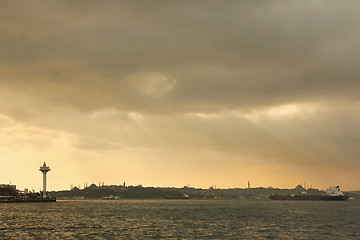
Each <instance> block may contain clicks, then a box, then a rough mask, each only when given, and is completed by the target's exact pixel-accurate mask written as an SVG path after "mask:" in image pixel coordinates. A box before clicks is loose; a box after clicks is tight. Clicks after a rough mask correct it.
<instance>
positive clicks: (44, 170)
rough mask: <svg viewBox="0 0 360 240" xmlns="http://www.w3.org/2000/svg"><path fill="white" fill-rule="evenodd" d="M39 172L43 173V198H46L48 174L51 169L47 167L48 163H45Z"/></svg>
mask: <svg viewBox="0 0 360 240" xmlns="http://www.w3.org/2000/svg"><path fill="white" fill-rule="evenodd" d="M39 170H40V171H41V172H42V173H43V198H46V174H47V172H48V171H50V170H51V169H50V168H49V167H48V166H46V163H45V162H44V165H43V166H42V167H40V169H39Z"/></svg>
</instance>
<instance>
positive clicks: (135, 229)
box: [0, 200, 360, 239]
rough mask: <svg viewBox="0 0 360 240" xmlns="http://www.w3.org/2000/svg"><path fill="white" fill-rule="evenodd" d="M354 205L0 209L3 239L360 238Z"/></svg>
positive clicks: (209, 203) (99, 204) (359, 214)
mask: <svg viewBox="0 0 360 240" xmlns="http://www.w3.org/2000/svg"><path fill="white" fill-rule="evenodd" d="M359 229H360V201H346V202H326V201H310V202H304V201H270V200H118V201H104V200H98V201H91V200H85V201H58V202H56V203H2V204H0V238H2V239H146V238H148V239H154V238H158V239H360V231H359Z"/></svg>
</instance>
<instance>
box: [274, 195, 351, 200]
mask: <svg viewBox="0 0 360 240" xmlns="http://www.w3.org/2000/svg"><path fill="white" fill-rule="evenodd" d="M348 198H349V196H347V195H342V196H326V195H271V196H270V199H271V200H295V201H346V200H348Z"/></svg>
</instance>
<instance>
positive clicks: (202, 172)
mask: <svg viewBox="0 0 360 240" xmlns="http://www.w3.org/2000/svg"><path fill="white" fill-rule="evenodd" d="M0 5H1V7H0V169H1V175H0V183H4V184H7V183H10V182H11V183H12V184H16V185H17V187H18V188H19V189H24V188H29V189H34V190H36V191H38V190H40V188H41V187H42V176H41V175H42V174H41V172H40V171H39V170H38V169H39V166H40V164H42V163H43V162H44V161H46V163H47V164H48V165H49V166H50V168H51V169H52V170H51V171H50V172H49V173H48V175H47V176H48V189H49V190H61V189H69V188H70V186H71V185H74V186H78V185H80V186H81V187H83V185H84V183H88V185H90V184H91V183H95V184H99V183H101V184H102V183H103V182H104V184H105V185H111V184H115V185H119V184H123V182H124V181H125V182H126V184H127V185H134V186H135V185H139V184H141V185H143V186H154V187H165V186H166V187H168V186H174V187H183V186H187V185H188V186H192V187H201V188H209V187H210V186H216V187H218V188H245V187H247V182H248V181H250V183H251V186H252V187H269V186H272V187H280V188H293V187H295V186H296V185H298V184H300V183H303V184H304V183H306V185H307V186H313V187H316V188H320V189H324V188H327V187H329V186H336V185H340V187H342V188H343V189H345V190H355V189H360V185H359V182H360V159H359V156H360V148H359V145H360V99H359V94H360V70H359V69H360V68H359V64H360V55H359V52H360V28H359V24H360V3H359V2H358V1H355V0H354V1H351V0H349V1H346V2H343V1H335V0H329V1H322V0H313V1H289V0H278V1H272V0H263V1H238V0H236V1H231V0H227V1H212V0H197V1H188V0H182V1H180V0H179V1H157V0H144V1H141V0H140V1H111V0H109V1H93V0H86V1H85V0H79V1H70V0H68V1H67V0H62V1H60V0H54V1H45V0H44V1H40V0H39V1H37V0H33V1H17V0H15V1H10V0H4V1H1V3H0Z"/></svg>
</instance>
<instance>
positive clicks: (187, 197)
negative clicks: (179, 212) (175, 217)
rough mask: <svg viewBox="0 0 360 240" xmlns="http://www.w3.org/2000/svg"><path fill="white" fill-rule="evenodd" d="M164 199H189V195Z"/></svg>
mask: <svg viewBox="0 0 360 240" xmlns="http://www.w3.org/2000/svg"><path fill="white" fill-rule="evenodd" d="M165 198H166V199H189V195H187V194H186V193H184V195H182V196H166V197H165Z"/></svg>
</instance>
